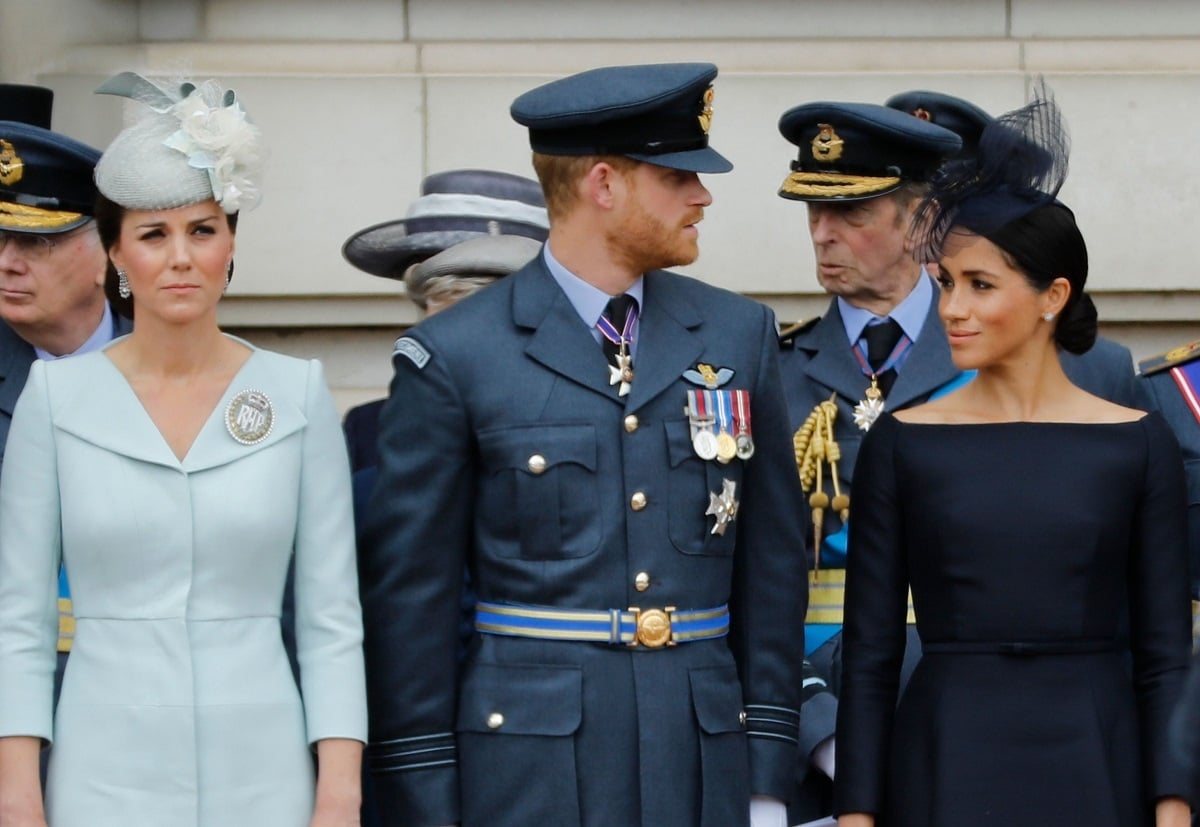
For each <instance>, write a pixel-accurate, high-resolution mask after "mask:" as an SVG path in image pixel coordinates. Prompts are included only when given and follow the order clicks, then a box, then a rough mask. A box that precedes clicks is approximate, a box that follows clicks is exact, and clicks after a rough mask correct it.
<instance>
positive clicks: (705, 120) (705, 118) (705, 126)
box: [696, 86, 716, 135]
mask: <svg viewBox="0 0 1200 827" xmlns="http://www.w3.org/2000/svg"><path fill="white" fill-rule="evenodd" d="M715 95H716V93H715V92H713V88H712V87H711V86H710V87H708V88H707V89H705V90H704V108H703V109H701V110H700V114H699V115H697V116H696V117H697V119H698V120H699V121H700V128H701V129H702V130H704V134H705V135H707V134H708V130H709V128H710V127H711V126H712V119H713V107H712V103H713V97H714V96H715Z"/></svg>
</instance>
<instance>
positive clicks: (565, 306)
mask: <svg viewBox="0 0 1200 827" xmlns="http://www.w3.org/2000/svg"><path fill="white" fill-rule="evenodd" d="M510 278H512V279H513V299H512V301H513V321H514V322H515V323H516V324H517V326H518V327H523V328H526V329H528V330H532V331H533V333H532V335H531V337H530V339H529V344H528V345H527V346H526V348H525V353H526V354H528V356H529V357H530V358H531V359H534V360H536V361H538V362H540V363H541V364H543V365H545V366H546V367H547V368H549V369H550V370H552V371H554V372H555V373H557V374H559V375H561V376H563V377H565V378H567V379H570V380H571V381H572V382H575V383H577V384H579V385H582V386H583V387H585V388H589V389H591V390H593V391H595V392H596V393H598V394H601V395H602V396H605V397H607V398H609V399H611V400H613V402H617V403H620V402H623V401H624V400H622V399H620V398H619V397H618V396H617V388H616V386H614V385H610V384H609V383H608V361H607V360H606V359H605V358H604V352H603V351H602V350H601V349H600V345H599V344H597V343H596V340H595V339H594V338H592V334H591V331H589V330H588V329H587V327H585V326H584V324H583V321H582V320H581V319H580V318H579V314H578V313H576V312H575V308H574V307H573V306H572V305H571V302H570V300H568V299H567V295H566V293H564V292H563V291H562V288H560V287H559V286H558V285H557V284H556V283H555V281H554V278H553V276H551V275H550V271H549V270H547V269H546V265H545V263H544V262H543V260H542V257H541V256H540V255H539V256H538V257H537V258H535V259H534V260H533V261H532V262H530V263H529V265H528V266H526V267H525V268H524V269H522V270H521V271H520V272H518V273H515V274H514V275H512V276H510Z"/></svg>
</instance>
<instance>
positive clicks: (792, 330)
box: [779, 316, 821, 345]
mask: <svg viewBox="0 0 1200 827" xmlns="http://www.w3.org/2000/svg"><path fill="white" fill-rule="evenodd" d="M819 321H821V317H820V316H813V317H812V318H811V319H805V320H804V321H800V322H796V323H795V324H790V325H788V326H787V327H785V328H783V329H782V330H780V331H779V344H780V345H788V344H791V341H792V340H793V339H795V338H796V337H797V336H799V335H800V334H801V333H807V332H808V331H810V330H812V329H813V328H814V327H815V326H816V324H817V322H819Z"/></svg>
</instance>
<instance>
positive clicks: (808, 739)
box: [780, 289, 1148, 823]
mask: <svg viewBox="0 0 1200 827" xmlns="http://www.w3.org/2000/svg"><path fill="white" fill-rule="evenodd" d="M937 301H938V290H937V289H935V290H934V292H933V297H932V300H931V303H930V308H929V313H928V314H927V315H926V317H925V323H924V324H923V325H922V327H921V333H920V335H919V336H918V337H917V340H916V342H914V343H913V345H912V350H911V351H910V352H909V354H908V357H907V360H906V361H905V362H904V365H903V367H902V369H901V370H900V371H899V373H898V375H897V377H896V382H895V385H893V387H892V389H891V392H890V393H889V394H888V396H887V400H886V403H887V409H888V410H889V411H896V410H900V409H902V408H909V407H913V406H915V405H919V404H921V403H922V402H926V401H928V400H929V398H930V397H931V396H932V395H933V394H934V393H936V392H937V391H939V390H941V389H943V388H945V387H946V386H947V385H948V384H949V383H952V382H955V381H956V380H959V377H960V375H961V371H959V370H958V369H957V368H956V367H955V366H954V362H953V361H952V360H951V358H950V345H949V343H948V342H947V340H946V334H945V330H944V328H943V327H942V323H941V320H940V318H939V317H938V312H937ZM782 348H783V349H782V353H781V356H780V370H781V371H782V373H783V384H784V394H785V395H786V397H787V401H788V414H789V418H790V426H791V429H792V431H793V432H795V431H796V430H797V429H798V428H800V426H801V425H802V424H803V423H804V420H805V418H806V417H807V416H808V415H809V414H810V413H811V412H812V410H813V408H814V407H815V406H816V405H818V404H819V403H821V402H823V401H825V400H828V399H829V398H830V397H831V396H833V397H834V401H835V403H836V405H837V419H836V420H835V422H834V438H835V440H836V441H837V443H838V446H839V447H840V449H841V460H840V461H839V463H838V476H839V479H840V485H841V490H842V492H843V493H846V494H849V493H850V481H851V479H852V478H853V474H854V464H855V461H856V460H857V458H858V449H859V446H860V445H861V444H862V438H863V436H864V434H865V432H864V431H862V430H860V429H859V428H858V427H857V426H856V425H855V424H854V406H855V405H856V404H858V402H859V401H860V400H862V399H863V398H864V391H865V390H866V388H867V386H868V385H869V384H870V380H869V379H868V378H867V377H865V376H864V375H863V373H862V368H861V367H860V365H859V362H858V361H857V360H856V359H855V357H854V354H853V353H852V352H851V348H850V344H849V342H848V341H847V339H846V329H845V326H844V325H843V323H842V317H841V314H840V313H839V311H838V304H837V300H836V299H835V300H833V301H832V302H831V303H830V306H829V311H828V312H827V313H826V314H825V315H824V316H823V317H821V318H819V319H817V320H814V321H813V322H810V323H808V324H807V325H805V326H803V327H801V328H800V329H799V330H798V331H794V332H792V333H791V334H790V335H787V336H785V338H784V339H783V341H782ZM1061 360H1062V365H1063V369H1064V370H1065V371H1066V373H1067V376H1068V377H1069V378H1070V379H1071V381H1072V382H1074V383H1075V384H1077V385H1079V386H1080V387H1082V388H1083V389H1084V390H1087V391H1089V392H1090V393H1094V394H1096V395H1097V396H1101V397H1103V398H1105V399H1109V400H1110V401H1113V402H1116V403H1118V404H1121V405H1126V406H1129V407H1133V408H1142V409H1145V408H1146V407H1147V405H1148V399H1147V396H1146V393H1145V391H1144V390H1143V389H1142V388H1141V387H1140V386H1139V385H1138V383H1137V381H1136V374H1135V373H1134V368H1133V357H1132V355H1131V354H1130V352H1129V350H1128V349H1127V348H1125V347H1124V346H1122V345H1119V344H1117V343H1116V342H1113V341H1111V340H1108V339H1097V340H1096V344H1095V346H1093V347H1092V349H1091V350H1089V351H1088V352H1087V353H1085V354H1083V355H1078V356H1076V355H1073V354H1069V353H1062V354H1061ZM959 381H961V380H959ZM824 490H825V491H826V492H827V493H828V494H830V496H832V494H833V492H832V488H831V485H830V482H829V471H828V470H827V469H826V471H825V486H824ZM850 513H851V515H853V513H854V503H853V502H851V504H850ZM852 518H853V517H852ZM841 528H842V524H841V520H840V518H839V517H838V515H837V513H835V512H834V511H833V509H827V510H826V512H825V516H824V531H823V536H824V537H826V538H828V537H829V536H831V535H835V534H837V533H838V532H839V530H840V529H841ZM843 536H844V534H843ZM806 543H807V547H808V549H809V556H810V558H811V556H812V549H813V543H814V541H813V537H812V536H811V531H810V533H809V536H807V537H806ZM823 546H824V544H823ZM821 559H822V563H821V565H822V567H823V568H824V567H828V566H830V565H834V566H841V565H842V562H838V561H836V560H835V552H834V551H833V550H832V549H830V548H828V547H825V548H824V550H823V551H822V555H821ZM810 564H811V560H810ZM919 656H920V641H919V639H918V638H917V635H916V627H915V626H910V627H909V647H908V653H907V654H906V657H905V666H904V677H905V678H907V676H908V675H909V674H911V670H912V668H913V667H914V666H915V665H916V661H917V659H918V658H919ZM811 663H812V667H813V669H812V670H811V671H810V672H809V674H808V675H807V677H806V680H805V684H806V689H805V696H804V704H803V715H802V723H801V731H800V749H801V760H800V789H799V790H798V791H797V792H796V793H795V794H794V795H793V801H792V806H791V819H792V822H793V823H795V822H798V821H807V820H811V819H815V818H818V817H820V816H823V815H828V814H829V812H830V809H829V808H830V801H829V794H830V792H831V785H830V784H829V783H828V779H827V778H825V777H824V776H823V775H821V774H820V773H819V772H818V771H817V770H816V769H815V768H812V767H811V766H810V764H809V761H808V755H809V753H810V752H811V750H812V749H813V748H814V747H816V746H817V745H818V744H819V743H821V741H823V740H825V739H826V738H828V737H829V736H831V735H833V733H834V728H835V722H836V717H837V701H836V694H837V690H838V685H839V680H840V673H841V635H840V634H837V635H834V637H832V638H831V639H830V640H829V641H828V642H827V643H826V644H825V645H823V646H821V647H820V648H818V649H817V650H816V651H814V652H813V653H812V655H811Z"/></svg>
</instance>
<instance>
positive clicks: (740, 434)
mask: <svg viewBox="0 0 1200 827" xmlns="http://www.w3.org/2000/svg"><path fill="white" fill-rule="evenodd" d="M733 402H734V408H733V411H734V419H735V420H737V437H736V443H737V455H738V459H740V460H747V459H750V457H752V456H754V438H753V437H752V436H750V391H746V390H741V391H734V392H733Z"/></svg>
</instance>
